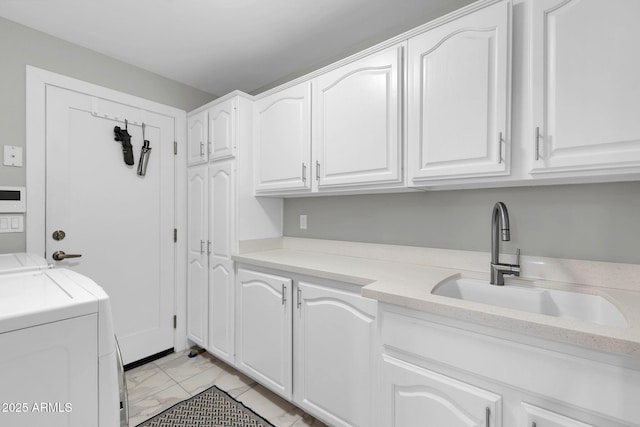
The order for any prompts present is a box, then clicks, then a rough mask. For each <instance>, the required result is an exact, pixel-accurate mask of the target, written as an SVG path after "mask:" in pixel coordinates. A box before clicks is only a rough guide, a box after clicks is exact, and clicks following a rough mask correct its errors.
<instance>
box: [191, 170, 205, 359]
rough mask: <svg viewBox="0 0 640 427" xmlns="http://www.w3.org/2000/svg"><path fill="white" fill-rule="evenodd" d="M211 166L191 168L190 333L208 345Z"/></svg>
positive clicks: (192, 337) (192, 339)
mask: <svg viewBox="0 0 640 427" xmlns="http://www.w3.org/2000/svg"><path fill="white" fill-rule="evenodd" d="M206 174H207V169H206V166H205V165H202V166H197V167H192V168H190V169H189V174H188V181H187V182H188V183H187V186H188V187H187V200H188V207H187V210H188V218H189V222H188V231H187V240H188V242H187V246H188V260H187V261H188V267H187V268H188V270H187V337H188V338H189V339H190V340H191V341H193V342H194V343H195V344H197V345H199V346H202V347H205V346H206V335H207V305H206V300H207V268H208V265H207V255H206V252H205V251H206V240H207V238H206V236H207V220H206V218H207V204H206V200H207V178H206Z"/></svg>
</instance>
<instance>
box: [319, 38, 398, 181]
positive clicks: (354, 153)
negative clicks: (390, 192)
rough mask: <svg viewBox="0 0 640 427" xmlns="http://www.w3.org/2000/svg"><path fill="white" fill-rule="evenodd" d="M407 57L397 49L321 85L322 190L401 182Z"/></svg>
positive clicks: (322, 78) (325, 79)
mask: <svg viewBox="0 0 640 427" xmlns="http://www.w3.org/2000/svg"><path fill="white" fill-rule="evenodd" d="M402 51H403V47H402V46H395V47H392V48H390V49H387V50H385V51H382V52H380V53H376V54H374V55H371V56H370V57H366V58H364V59H362V60H359V61H356V62H354V63H353V64H349V65H346V66H344V67H341V68H339V69H336V70H333V71H331V72H329V73H327V74H324V75H322V76H320V77H318V78H317V79H316V83H315V84H314V97H313V105H314V126H313V129H314V139H313V141H314V158H315V159H316V161H317V162H318V165H319V173H318V176H319V182H318V188H319V189H322V188H325V187H332V186H344V185H353V184H376V183H393V182H398V181H399V180H400V179H401V177H400V170H401V168H400V164H399V161H400V160H401V155H400V152H401V144H402V138H401V124H402V120H401V111H402V109H401V108H400V102H401V99H402V97H401V96H400V95H399V94H400V91H401V89H402V81H401V76H402V73H401V61H402ZM318 165H316V167H318Z"/></svg>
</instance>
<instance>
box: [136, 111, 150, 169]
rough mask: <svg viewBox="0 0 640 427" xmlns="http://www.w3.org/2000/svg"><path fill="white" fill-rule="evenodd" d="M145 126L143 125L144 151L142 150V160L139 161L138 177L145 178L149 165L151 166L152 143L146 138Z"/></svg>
mask: <svg viewBox="0 0 640 427" xmlns="http://www.w3.org/2000/svg"><path fill="white" fill-rule="evenodd" d="M144 128H145V125H144V123H142V141H143V143H142V149H141V150H140V160H139V161H138V175H140V176H145V175H146V174H147V165H148V164H149V154H150V153H151V147H150V145H151V143H150V142H149V141H148V140H146V139H145V138H144Z"/></svg>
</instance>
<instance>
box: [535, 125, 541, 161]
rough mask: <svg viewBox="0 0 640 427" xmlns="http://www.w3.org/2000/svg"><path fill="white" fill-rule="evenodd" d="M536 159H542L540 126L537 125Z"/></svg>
mask: <svg viewBox="0 0 640 427" xmlns="http://www.w3.org/2000/svg"><path fill="white" fill-rule="evenodd" d="M536 160H540V128H539V127H536Z"/></svg>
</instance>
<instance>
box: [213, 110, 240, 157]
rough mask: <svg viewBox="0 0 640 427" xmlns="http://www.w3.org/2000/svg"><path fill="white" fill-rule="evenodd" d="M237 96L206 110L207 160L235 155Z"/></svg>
mask: <svg viewBox="0 0 640 427" xmlns="http://www.w3.org/2000/svg"><path fill="white" fill-rule="evenodd" d="M237 102H238V98H237V97H234V98H231V99H229V100H227V101H225V102H222V103H220V104H217V105H215V106H214V107H212V108H210V109H209V110H207V114H208V118H209V122H208V123H209V129H208V130H209V140H208V150H207V151H208V153H209V160H220V159H224V158H227V157H232V156H235V151H236V132H237V129H236V126H237V119H236V114H235V112H236V109H237Z"/></svg>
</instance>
